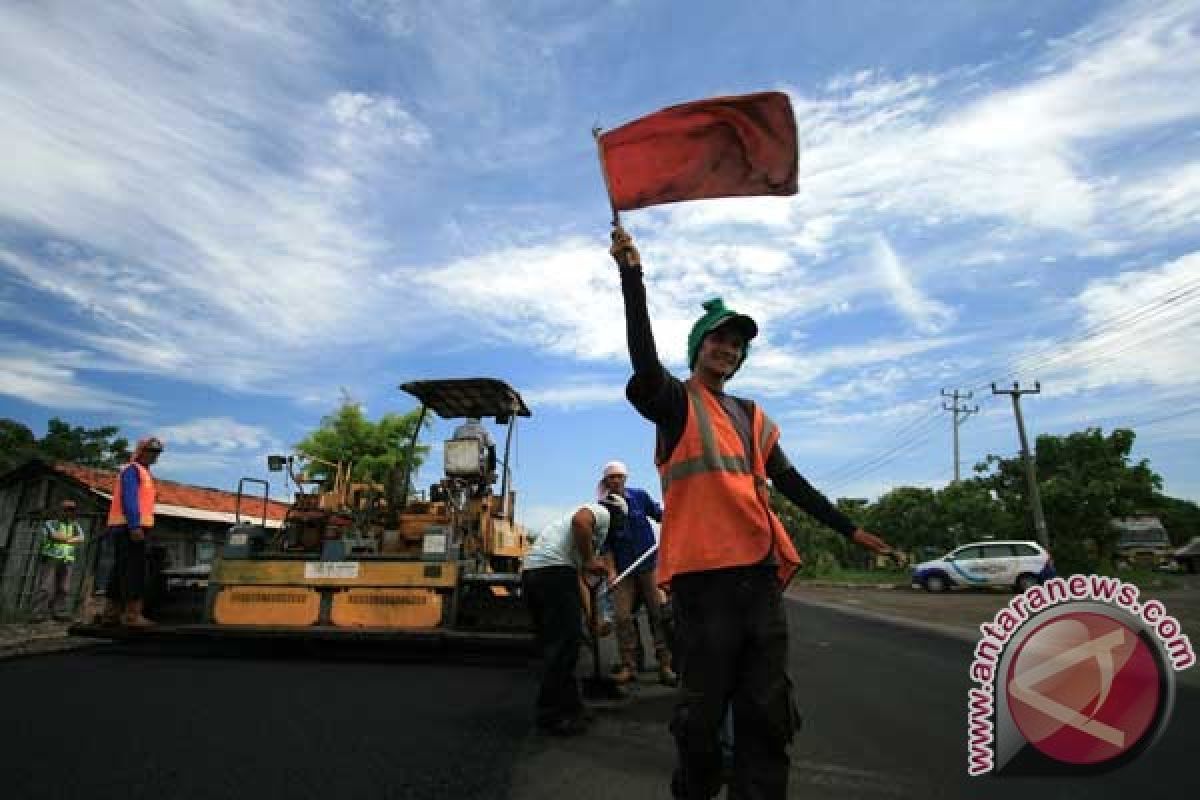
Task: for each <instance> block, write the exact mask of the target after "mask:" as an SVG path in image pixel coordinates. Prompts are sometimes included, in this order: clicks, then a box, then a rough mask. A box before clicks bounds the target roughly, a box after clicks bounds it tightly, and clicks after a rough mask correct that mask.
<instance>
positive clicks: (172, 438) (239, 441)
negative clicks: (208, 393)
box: [159, 417, 276, 453]
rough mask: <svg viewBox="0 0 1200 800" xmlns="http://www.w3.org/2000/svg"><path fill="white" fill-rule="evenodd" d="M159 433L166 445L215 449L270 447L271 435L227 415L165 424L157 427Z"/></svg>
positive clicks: (222, 451) (271, 442) (264, 429)
mask: <svg viewBox="0 0 1200 800" xmlns="http://www.w3.org/2000/svg"><path fill="white" fill-rule="evenodd" d="M159 435H160V436H162V437H163V439H164V440H165V441H166V442H167V443H168V444H169V445H175V444H178V445H192V446H195V447H202V448H209V449H211V450H215V451H217V452H218V453H228V452H231V451H234V450H247V449H255V448H268V449H269V448H270V447H271V446H272V445H274V444H275V441H276V440H275V437H274V436H273V435H272V434H271V432H270V431H269V430H267V429H266V428H263V427H261V426H259V425H247V424H245V423H242V422H238V421H237V420H234V419H231V418H230V417H201V418H198V419H193V420H189V421H187V422H181V423H178V424H176V425H168V426H166V427H163V428H160V429H159Z"/></svg>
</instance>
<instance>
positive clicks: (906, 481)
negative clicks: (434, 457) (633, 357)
mask: <svg viewBox="0 0 1200 800" xmlns="http://www.w3.org/2000/svg"><path fill="white" fill-rule="evenodd" d="M1198 83H1200V3H1196V2H1170V1H1169V0H1166V1H1164V0H1155V1H1154V2H1144V3H1142V2H1132V3H1074V2H1071V3H1068V2H1047V3H1016V2H974V3H962V2H945V3H941V2H933V1H931V2H922V3H886V2H846V3H839V4H833V3H825V2H796V1H795V0H786V1H784V2H777V3H772V2H756V3H747V4H741V5H731V4H729V3H718V2H690V3H686V4H685V3H678V2H666V1H665V0H626V1H625V2H611V3H602V2H587V3H582V2H581V3H569V2H539V1H538V0H532V1H529V0H527V1H526V2H520V3H512V4H506V3H501V2H490V1H488V2H484V1H483V0H481V1H480V2H428V3H426V2H417V1H416V0H396V1H395V2H387V1H385V0H377V1H376V0H349V2H343V3H317V2H313V3H300V2H279V3H274V2H260V3H245V4H242V3H233V2H219V0H205V2H195V3H184V2H174V3H163V2H150V1H149V0H147V2H142V3H115V2H114V3H103V4H89V5H88V6H87V8H86V11H84V10H81V8H80V6H79V5H78V4H75V3H66V2H62V3H55V2H39V3H32V2H17V3H5V4H3V5H0V152H3V154H4V161H3V166H2V167H0V416H7V417H12V418H15V419H18V420H20V421H22V422H24V423H25V424H27V425H29V426H30V427H32V428H33V429H34V430H35V431H36V432H38V433H42V432H44V430H45V423H46V420H47V419H48V418H49V417H51V416H55V415H58V416H62V417H64V418H66V419H68V420H71V421H72V422H75V423H77V424H87V425H100V424H116V425H120V426H121V427H122V429H123V430H124V431H125V432H127V433H128V434H129V435H130V436H137V435H141V434H143V433H145V432H157V433H159V434H160V435H162V436H163V437H164V438H165V439H166V440H167V447H168V449H167V452H166V453H165V454H164V457H163V458H162V460H161V462H160V466H159V468H158V472H159V474H160V475H163V476H165V477H169V478H174V479H178V480H183V481H190V482H195V483H199V484H203V485H211V486H219V487H231V486H233V485H234V484H235V483H236V480H237V478H238V477H239V476H241V475H249V476H265V475H266V474H267V473H266V472H265V466H264V456H265V454H267V453H268V452H278V451H281V450H285V449H286V448H287V447H289V446H290V445H291V444H294V443H295V442H296V441H298V440H299V439H300V438H301V437H302V436H303V435H304V434H305V432H306V431H308V430H309V429H311V428H312V427H313V426H314V425H315V424H316V423H317V422H318V420H319V419H320V417H321V416H322V415H323V414H324V413H328V412H329V411H331V410H332V409H333V408H334V407H335V405H336V404H337V402H338V398H339V396H340V395H341V393H342V390H343V389H344V390H345V391H346V392H348V393H349V394H350V395H351V396H352V397H354V398H356V399H358V400H360V401H361V402H362V403H363V404H364V405H365V406H366V408H367V410H368V413H370V414H372V415H378V414H381V413H383V412H386V411H405V410H408V409H409V408H411V407H412V403H411V402H410V401H409V398H408V397H407V396H406V395H403V394H402V393H400V392H398V391H397V389H396V387H397V385H398V384H400V383H402V382H404V381H406V380H412V379H420V378H432V377H452V376H458V377H472V376H494V377H499V378H503V379H505V380H507V381H509V382H510V383H512V384H513V385H514V386H516V387H517V388H518V389H519V390H520V391H521V392H522V393H523V395H524V396H525V398H526V399H527V401H528V402H529V404H530V405H531V406H532V407H533V409H534V417H533V418H532V419H531V420H529V421H528V422H527V423H526V424H525V425H524V426H523V427H522V428H521V430H520V433H519V437H518V441H519V447H518V460H517V483H518V488H519V490H520V492H521V494H520V499H519V501H518V509H519V514H520V515H521V516H522V518H523V520H524V521H525V522H526V523H527V524H530V525H533V526H537V525H540V524H541V523H543V522H545V521H546V520H548V519H549V518H550V517H552V516H553V515H555V514H557V513H558V512H560V511H563V510H566V509H567V508H568V507H570V506H571V505H572V504H574V503H576V502H578V501H580V500H582V499H585V498H586V497H588V496H589V495H590V493H591V491H592V489H593V487H594V482H595V479H596V475H597V472H598V471H599V468H600V466H601V465H602V464H603V463H604V462H605V461H607V460H609V459H612V458H621V459H624V460H625V461H627V462H628V463H629V464H630V466H631V469H632V471H633V481H632V482H633V483H634V484H635V485H645V486H650V487H652V488H653V487H655V486H656V485H657V479H656V476H655V474H654V471H653V464H652V460H651V452H652V445H653V430H652V428H651V426H650V425H649V424H648V423H646V422H645V421H643V420H642V419H641V418H640V417H638V416H637V415H636V413H635V412H634V411H633V410H632V409H631V408H630V407H629V406H628V405H627V404H626V403H625V402H624V399H623V385H624V382H625V380H626V378H627V377H628V361H627V357H626V355H625V350H624V331H623V321H622V320H623V318H622V312H621V306H620V294H619V289H618V282H617V276H616V274H615V271H614V267H613V266H612V264H611V261H610V260H609V257H608V255H607V251H606V247H607V240H608V218H609V212H608V208H607V200H606V198H605V194H604V189H603V183H602V181H601V178H600V174H599V171H598V167H597V163H596V157H595V150H594V145H593V142H592V140H591V136H590V129H591V127H592V126H593V125H594V124H597V123H599V124H601V125H606V126H609V127H614V126H616V125H618V124H620V123H623V122H625V121H627V120H629V119H632V118H634V117H637V116H640V115H642V114H645V113H648V112H651V111H654V110H656V109H658V108H661V107H663V106H666V105H670V104H673V103H678V102H684V101H688V100H694V99H699V98H702V97H708V96H713V95H718V94H731V93H741V92H750V91H763V90H772V89H778V90H783V91H787V92H788V93H789V94H790V95H791V97H792V101H793V105H794V107H795V111H796V116H797V124H798V129H799V132H800V141H801V156H800V192H799V194H797V195H796V196H795V197H791V198H752V199H732V200H719V201H706V202H702V203H686V204H678V205H674V206H664V207H661V208H657V209H647V210H643V211H637V212H632V213H629V214H627V215H626V225H627V227H628V228H629V229H630V231H631V232H632V233H633V234H634V235H635V236H636V237H637V241H638V243H639V244H640V246H641V249H642V252H643V258H644V261H645V262H646V265H647V283H648V287H649V291H650V298H651V300H650V302H651V313H652V317H653V318H654V322H655V330H656V334H657V336H658V340H659V347H660V351H661V353H662V354H663V356H664V358H665V359H666V360H667V361H668V363H669V365H670V366H671V367H672V368H673V369H674V370H675V371H676V373H677V374H680V375H681V376H682V375H683V374H684V364H683V358H684V349H685V340H686V334H687V330H688V327H689V326H690V323H691V321H692V320H693V319H694V318H695V317H696V316H697V315H698V313H699V311H700V303H701V302H702V301H703V300H705V299H707V298H708V297H710V296H713V295H715V294H721V295H723V296H724V297H725V299H726V301H727V303H728V304H729V305H730V306H732V307H733V308H736V309H738V310H739V311H743V312H745V313H749V314H751V315H753V316H754V317H755V318H756V319H757V320H758V322H759V325H760V328H761V329H762V331H763V334H762V336H760V338H759V340H757V341H756V343H755V348H754V350H753V352H752V354H751V356H750V359H749V361H748V362H747V364H746V366H745V367H744V368H743V369H742V371H741V372H740V373H739V375H738V376H737V378H736V380H735V381H734V382H733V383H732V384H731V385H730V387H729V388H730V390H731V391H734V392H735V393H744V394H747V395H749V396H751V397H755V398H757V399H759V400H760V401H761V402H762V403H763V405H764V406H765V407H766V408H767V410H768V412H769V413H770V414H771V415H772V416H773V417H774V418H775V419H776V420H777V421H778V422H779V423H780V425H781V427H782V429H783V432H784V434H783V444H784V447H785V449H786V450H787V452H788V453H789V455H790V456H791V458H792V460H793V461H794V462H795V463H796V464H797V466H798V467H799V468H800V469H801V471H802V472H803V473H805V474H806V475H807V476H808V477H809V478H810V479H811V480H812V481H813V482H814V483H815V484H817V485H818V486H819V487H820V488H822V489H824V490H826V491H827V492H828V493H829V494H830V495H831V496H835V497H836V496H864V497H874V496H877V495H878V494H880V493H882V492H884V491H886V490H887V489H889V488H891V487H894V486H899V485H919V486H934V487H937V486H941V485H944V484H945V483H946V481H947V480H949V478H950V477H951V475H952V458H951V438H950V415H949V414H947V413H945V412H942V411H941V410H940V404H941V400H942V398H940V397H939V391H940V390H941V389H943V388H946V389H954V388H958V389H962V390H970V389H973V390H974V391H975V397H974V400H973V402H978V403H979V405H980V407H981V411H980V413H979V414H978V415H977V416H974V417H972V418H971V419H970V420H968V421H967V422H966V423H965V424H964V426H963V428H962V437H963V440H962V452H963V461H964V469H967V470H969V468H970V466H971V465H972V464H973V463H975V462H976V461H978V460H981V459H982V458H983V457H984V456H985V455H986V454H987V453H999V454H1005V455H1010V454H1012V453H1013V452H1015V450H1016V447H1017V444H1016V431H1015V427H1014V423H1013V418H1012V413H1011V406H1010V404H1009V402H1008V400H1007V398H1004V397H993V396H991V395H990V391H989V390H988V388H987V387H988V384H989V383H990V382H992V381H998V382H1002V383H1008V384H1011V382H1012V381H1013V380H1020V381H1022V382H1023V383H1032V382H1033V381H1035V380H1040V381H1041V383H1042V387H1043V393H1042V394H1041V395H1039V396H1034V397H1028V398H1026V400H1025V402H1024V410H1025V415H1026V422H1027V425H1028V427H1029V429H1030V432H1031V435H1035V434H1037V433H1044V432H1050V433H1066V432H1070V431H1074V430H1079V429H1082V428H1083V427H1086V426H1088V425H1099V426H1103V427H1104V428H1105V429H1106V430H1107V429H1109V428H1111V427H1113V426H1117V425H1126V426H1128V425H1132V426H1134V427H1135V428H1136V429H1137V431H1138V433H1139V438H1138V444H1137V450H1136V453H1135V454H1136V455H1137V456H1138V457H1144V458H1148V459H1150V460H1151V463H1152V465H1153V466H1154V467H1155V468H1156V469H1157V470H1158V471H1159V472H1160V473H1161V474H1162V475H1163V477H1164V480H1165V484H1166V489H1167V491H1168V492H1170V493H1172V494H1175V495H1178V496H1184V497H1189V498H1192V499H1200V476H1198V474H1197V467H1198V466H1200V448H1198V447H1197V444H1198V440H1200V424H1198V423H1200V371H1198V370H1196V369H1195V358H1196V354H1197V353H1200V314H1198V313H1197V311H1200V226H1197V225H1196V220H1197V219H1200V92H1198V91H1197V90H1196V87H1197V84H1198ZM447 432H448V426H446V425H441V426H439V427H438V429H437V431H436V432H435V435H436V436H442V435H444V434H446V433H447ZM433 478H434V475H433V473H432V471H428V472H427V473H426V474H425V475H423V476H422V478H421V482H422V483H425V484H427V483H428V482H429V481H430V480H432V479H433ZM276 484H278V480H277V478H276ZM281 490H282V487H281V486H278V485H277V486H276V491H281ZM881 533H883V534H885V535H886V532H881Z"/></svg>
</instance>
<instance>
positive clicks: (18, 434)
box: [0, 417, 129, 471]
mask: <svg viewBox="0 0 1200 800" xmlns="http://www.w3.org/2000/svg"><path fill="white" fill-rule="evenodd" d="M120 430H121V429H120V428H118V427H117V426H115V425H107V426H104V427H101V428H85V427H82V426H80V425H71V424H70V423H68V422H65V421H63V420H61V419H59V418H58V417H54V418H52V419H51V420H50V421H49V422H48V423H47V424H46V435H45V436H43V437H42V438H41V439H36V438H35V437H34V435H33V432H32V431H31V430H30V429H29V428H27V427H25V426H24V425H22V424H21V423H19V422H15V421H14V420H11V419H4V420H0V471H4V470H8V469H12V468H13V467H15V466H17V465H19V464H21V463H23V462H25V461H27V460H29V459H30V458H40V459H42V460H43V461H70V462H73V463H76V464H83V465H84V466H88V467H97V468H100V469H115V468H117V467H119V466H121V465H122V464H124V463H125V462H127V461H128V460H129V440H128V439H125V438H122V437H121V436H119V435H118V434H119V433H120Z"/></svg>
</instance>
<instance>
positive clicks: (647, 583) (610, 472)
mask: <svg viewBox="0 0 1200 800" xmlns="http://www.w3.org/2000/svg"><path fill="white" fill-rule="evenodd" d="M628 479H629V470H628V469H626V467H625V465H624V464H623V463H622V462H620V461H610V462H608V463H607V464H605V465H604V473H603V475H602V476H601V478H600V483H599V484H598V485H597V487H596V491H597V493H598V494H607V493H609V492H615V493H617V494H619V495H621V496H622V497H624V498H625V502H626V503H628V504H629V518H628V520H627V523H626V526H625V530H624V531H622V532H621V533H619V534H616V535H614V536H612V537H609V541H608V551H609V552H610V553H611V554H612V559H613V566H614V567H615V569H616V574H617V576H621V575H623V574H624V573H625V571H626V570H628V569H629V568H630V567H633V565H634V564H637V566H636V567H634V568H633V571H632V572H630V573H629V574H628V575H626V576H625V577H624V578H622V579H621V580H619V581H618V582H617V584H616V586H615V587H613V588H612V592H613V605H614V611H615V616H616V618H617V620H616V621H617V647H618V649H619V650H620V651H621V667H620V669H618V670H617V672H616V673H615V674H614V675H613V680H615V681H616V682H617V683H619V684H623V683H630V682H632V681H634V680H636V679H637V651H638V634H637V628H636V626H635V625H634V621H633V613H634V609H635V608H637V602H638V600H639V599H640V600H641V602H642V603H643V604H644V605H645V607H646V615H647V616H648V617H649V618H650V630H651V632H652V634H653V636H654V653H655V659H656V660H657V661H658V677H659V681H660V682H662V683H663V684H665V685H667V686H674V685H675V683H676V680H677V678H676V675H675V671H674V670H673V669H672V668H671V651H670V650H669V649H668V648H667V640H666V631H665V627H664V625H663V619H662V617H663V612H662V598H661V595H660V593H659V590H658V586H657V585H656V581H655V575H654V568H655V566H656V565H657V560H656V558H655V553H653V552H651V551H652V550H654V549H655V547H656V546H657V544H658V539H657V537H655V535H654V529H653V528H652V527H651V526H650V520H651V519H653V520H655V521H657V522H660V523H661V522H662V507H661V506H659V504H658V503H657V502H656V501H655V500H654V498H653V497H651V496H650V494H649V493H648V492H647V491H645V490H644V489H635V488H631V487H627V486H626V485H625V483H626V481H627V480H628ZM647 553H649V555H646V554H647ZM643 556H645V558H643ZM638 559H642V560H641V561H640V562H639V561H638Z"/></svg>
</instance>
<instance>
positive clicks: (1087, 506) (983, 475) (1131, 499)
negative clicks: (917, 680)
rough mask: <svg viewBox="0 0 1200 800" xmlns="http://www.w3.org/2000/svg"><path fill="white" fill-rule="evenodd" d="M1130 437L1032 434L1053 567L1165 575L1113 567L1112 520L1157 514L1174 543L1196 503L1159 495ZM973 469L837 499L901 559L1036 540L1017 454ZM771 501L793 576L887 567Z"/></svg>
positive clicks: (1197, 514) (1184, 535) (1181, 538)
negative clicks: (798, 561)
mask: <svg viewBox="0 0 1200 800" xmlns="http://www.w3.org/2000/svg"><path fill="white" fill-rule="evenodd" d="M1134 439H1135V434H1134V432H1133V431H1132V430H1128V429H1124V428H1118V429H1115V430H1113V431H1112V432H1111V433H1109V434H1107V435H1105V434H1104V432H1103V431H1102V430H1101V429H1099V428H1088V429H1087V430H1084V431H1080V432H1077V433H1072V434H1069V435H1066V436H1048V435H1046V436H1039V437H1038V439H1037V446H1036V449H1035V453H1036V455H1035V462H1036V471H1037V477H1038V488H1039V490H1040V493H1041V496H1042V505H1043V508H1044V510H1045V515H1046V525H1047V528H1048V529H1049V532H1050V551H1051V553H1052V554H1053V556H1054V561H1055V564H1056V566H1057V569H1058V572H1059V574H1071V573H1075V572H1098V573H1101V574H1108V575H1119V576H1120V577H1121V578H1122V579H1124V580H1132V582H1135V583H1137V584H1138V585H1143V584H1144V585H1146V586H1148V587H1149V586H1165V585H1166V584H1168V583H1170V578H1169V577H1167V576H1164V575H1162V574H1161V573H1151V572H1148V571H1147V572H1144V573H1140V572H1137V571H1126V570H1122V571H1119V572H1118V571H1117V569H1116V566H1115V558H1114V555H1115V548H1116V543H1117V531H1116V530H1115V529H1114V528H1113V527H1112V525H1111V521H1112V520H1114V519H1117V518H1120V517H1126V516H1132V515H1135V514H1149V515H1153V516H1157V517H1158V518H1159V519H1160V520H1161V521H1162V523H1163V526H1164V527H1165V528H1166V529H1167V532H1168V534H1169V536H1170V538H1171V542H1172V544H1173V545H1175V546H1181V545H1183V544H1185V543H1186V542H1188V541H1189V540H1190V539H1191V538H1192V537H1193V536H1200V506H1197V505H1196V504H1195V503H1192V502H1190V501H1188V500H1181V499H1179V498H1174V497H1169V496H1167V495H1165V494H1163V493H1162V478H1161V477H1160V476H1159V475H1158V474H1157V473H1156V472H1154V471H1153V470H1152V469H1151V467H1150V464H1149V462H1147V461H1146V460H1141V461H1136V462H1135V461H1133V460H1132V459H1131V458H1130V453H1131V451H1132V448H1133V443H1134ZM975 473H976V474H975V476H974V477H972V478H970V479H969V480H963V481H959V482H958V483H952V484H950V485H948V486H945V487H943V488H941V489H931V488H925V487H912V486H900V487H897V488H895V489H892V490H891V491H889V492H887V493H886V494H884V495H882V496H881V497H879V498H878V499H877V500H876V501H875V502H868V501H866V500H858V499H847V498H841V499H839V500H838V501H837V504H838V507H839V508H841V510H842V511H843V512H845V513H846V515H847V516H849V517H850V518H851V519H852V520H854V522H856V523H857V524H859V525H860V526H862V527H864V528H866V529H867V530H869V531H871V532H873V533H877V534H879V535H880V536H883V537H884V538H885V539H887V541H888V542H889V543H890V544H892V545H893V546H895V547H896V548H898V549H900V550H902V551H904V552H905V553H906V554H907V555H908V557H909V560H910V562H916V561H922V560H926V559H929V558H936V557H938V556H940V555H942V554H944V553H946V552H948V551H949V550H951V549H953V548H954V547H957V546H958V545H960V544H966V543H968V542H975V541H982V540H987V539H1024V540H1033V539H1035V536H1034V533H1033V531H1034V528H1033V522H1032V515H1031V512H1030V510H1029V508H1030V506H1029V501H1028V498H1027V494H1028V493H1027V489H1026V479H1025V472H1024V468H1023V466H1022V464H1021V461H1020V459H1019V458H1004V457H1001V456H996V455H989V456H988V457H987V458H986V459H985V460H984V461H982V462H981V463H979V464H978V465H976V467H975ZM772 504H773V506H774V508H775V509H776V511H777V513H779V515H780V518H781V519H782V520H783V523H784V526H785V527H786V528H787V529H788V531H789V533H791V535H792V539H793V540H794V541H795V542H796V545H797V547H798V548H799V549H800V552H801V553H802V554H803V556H804V559H805V564H804V566H803V568H802V570H801V573H800V576H801V577H802V578H829V579H835V578H833V576H835V575H846V576H851V577H847V578H844V580H846V581H854V580H856V578H855V577H853V576H855V575H859V574H862V573H866V574H867V575H869V576H870V577H868V578H864V580H866V581H868V582H881V580H880V579H881V577H882V576H883V575H886V574H889V573H888V572H886V570H888V569H889V567H888V566H887V565H885V564H884V563H882V562H878V563H877V562H874V561H873V560H872V558H871V557H870V556H869V555H868V554H866V553H864V552H863V551H861V550H860V549H859V548H856V547H854V546H852V545H849V544H848V543H847V542H846V541H845V540H844V539H843V538H842V537H841V536H839V535H837V534H835V533H833V532H831V531H829V530H828V529H826V528H824V527H823V526H821V525H820V524H818V523H816V522H815V521H814V520H812V519H811V518H810V517H808V516H807V515H806V514H804V513H803V512H800V511H798V510H797V509H795V508H794V507H793V506H792V505H791V504H790V503H788V502H787V501H786V500H784V499H783V498H782V497H781V496H779V495H778V494H776V495H773V498H772ZM878 570H884V572H880V571H878ZM891 574H894V573H891ZM906 574H907V573H906ZM839 580H840V579H839Z"/></svg>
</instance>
